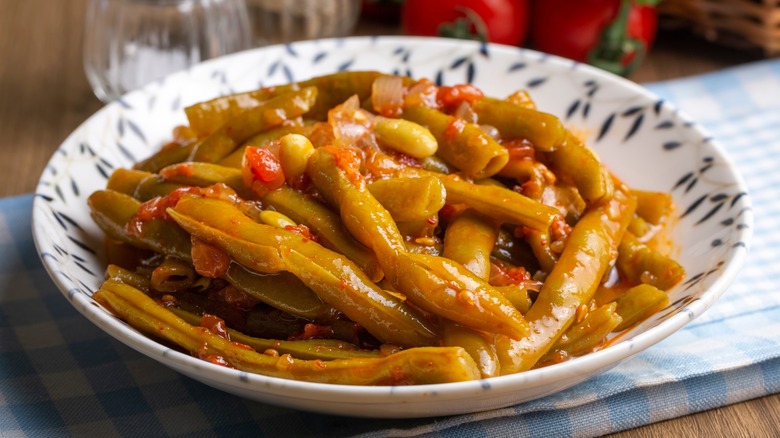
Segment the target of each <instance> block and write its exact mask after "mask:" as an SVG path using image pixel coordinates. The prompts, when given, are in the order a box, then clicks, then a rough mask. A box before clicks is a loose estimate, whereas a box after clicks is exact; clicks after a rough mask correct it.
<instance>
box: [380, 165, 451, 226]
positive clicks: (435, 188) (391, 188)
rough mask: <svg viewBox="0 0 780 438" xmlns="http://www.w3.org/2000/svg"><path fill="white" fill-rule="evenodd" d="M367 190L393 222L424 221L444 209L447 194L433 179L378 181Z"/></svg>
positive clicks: (441, 185) (436, 180)
mask: <svg viewBox="0 0 780 438" xmlns="http://www.w3.org/2000/svg"><path fill="white" fill-rule="evenodd" d="M368 190H369V191H370V192H371V194H372V195H373V196H374V197H375V198H376V200H377V201H379V203H380V204H382V206H383V207H384V208H385V209H387V211H388V212H389V213H390V215H391V216H392V217H393V219H394V220H395V221H397V222H398V221H401V222H407V221H424V220H427V219H429V218H430V217H431V216H434V215H435V214H437V213H438V212H439V210H441V208H442V207H444V202H445V199H446V196H447V192H446V190H445V189H444V185H443V184H442V183H441V181H439V179H438V178H435V177H432V176H431V177H423V178H390V179H380V180H377V181H374V182H372V183H371V184H369V185H368Z"/></svg>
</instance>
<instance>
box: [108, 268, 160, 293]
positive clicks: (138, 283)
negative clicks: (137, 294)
mask: <svg viewBox="0 0 780 438" xmlns="http://www.w3.org/2000/svg"><path fill="white" fill-rule="evenodd" d="M106 280H114V281H118V282H120V283H125V284H129V285H130V286H133V287H134V288H136V289H140V290H142V291H144V292H148V291H149V290H150V289H151V288H152V285H151V283H150V282H149V278H147V277H145V276H143V275H139V274H136V273H135V272H132V271H128V270H127V269H125V268H123V267H121V266H117V265H113V264H109V265H108V267H106Z"/></svg>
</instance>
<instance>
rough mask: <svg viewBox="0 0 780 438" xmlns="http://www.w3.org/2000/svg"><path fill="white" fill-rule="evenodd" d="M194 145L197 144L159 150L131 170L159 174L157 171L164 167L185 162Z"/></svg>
mask: <svg viewBox="0 0 780 438" xmlns="http://www.w3.org/2000/svg"><path fill="white" fill-rule="evenodd" d="M196 145H197V142H196V143H189V144H187V145H184V146H179V147H172V148H164V149H160V150H159V151H157V152H156V153H155V154H154V155H152V156H151V157H149V158H147V159H145V160H142V161H139V162H138V163H136V164H135V166H133V169H137V170H143V171H145V172H153V173H154V172H159V170H160V169H162V168H163V167H165V166H170V165H171V164H176V163H181V162H182V161H187V159H188V158H189V157H190V154H192V151H193V150H195V146H196Z"/></svg>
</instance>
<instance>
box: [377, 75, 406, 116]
mask: <svg viewBox="0 0 780 438" xmlns="http://www.w3.org/2000/svg"><path fill="white" fill-rule="evenodd" d="M371 103H372V105H373V106H374V111H376V112H377V113H379V114H381V115H383V116H385V117H400V116H401V112H402V111H403V106H404V82H403V79H401V77H400V76H380V77H378V78H376V80H374V84H373V85H372V86H371Z"/></svg>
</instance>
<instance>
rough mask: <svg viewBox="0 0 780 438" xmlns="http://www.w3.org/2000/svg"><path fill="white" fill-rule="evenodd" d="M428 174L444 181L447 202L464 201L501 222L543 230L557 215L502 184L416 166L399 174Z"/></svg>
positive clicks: (556, 211) (555, 211)
mask: <svg viewBox="0 0 780 438" xmlns="http://www.w3.org/2000/svg"><path fill="white" fill-rule="evenodd" d="M431 175H432V176H436V177H437V178H439V179H440V180H441V182H442V183H443V184H444V188H445V189H446V191H447V203H448V204H466V205H468V206H469V207H471V208H473V209H474V210H476V211H477V212H479V213H481V214H482V215H484V216H487V217H490V218H492V219H494V220H496V221H498V222H500V223H509V224H515V225H523V226H526V227H529V228H532V229H534V230H539V231H545V230H547V229H548V228H549V227H550V225H551V224H552V223H553V221H554V220H555V219H556V218H557V217H559V216H560V212H559V211H558V210H557V209H556V208H554V207H550V206H547V205H544V204H541V203H539V202H537V201H534V200H532V199H529V198H527V197H525V196H523V195H521V194H519V193H517V192H514V191H512V190H509V189H505V188H503V187H497V186H487V185H476V184H471V183H469V182H468V181H464V180H463V179H460V178H458V177H456V176H455V175H441V174H436V173H434V172H428V171H426V170H422V169H415V168H407V169H405V170H404V171H403V172H402V173H401V176H431Z"/></svg>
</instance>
